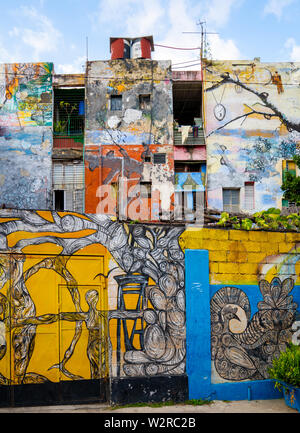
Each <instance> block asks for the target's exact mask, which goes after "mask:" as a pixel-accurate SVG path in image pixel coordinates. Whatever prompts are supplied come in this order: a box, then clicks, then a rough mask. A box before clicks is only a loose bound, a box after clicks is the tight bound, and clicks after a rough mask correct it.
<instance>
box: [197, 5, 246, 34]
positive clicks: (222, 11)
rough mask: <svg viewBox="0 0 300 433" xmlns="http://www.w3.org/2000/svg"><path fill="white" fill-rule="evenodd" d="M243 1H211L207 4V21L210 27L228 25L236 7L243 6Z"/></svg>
mask: <svg viewBox="0 0 300 433" xmlns="http://www.w3.org/2000/svg"><path fill="white" fill-rule="evenodd" d="M241 3H242V2H241V0H226V1H224V0H211V1H209V2H207V12H206V14H205V15H206V19H207V22H208V23H209V24H210V25H213V26H214V25H215V26H217V27H218V28H219V27H223V26H224V25H226V24H227V23H228V21H229V19H230V15H231V12H232V10H233V8H234V7H238V6H240V5H241Z"/></svg>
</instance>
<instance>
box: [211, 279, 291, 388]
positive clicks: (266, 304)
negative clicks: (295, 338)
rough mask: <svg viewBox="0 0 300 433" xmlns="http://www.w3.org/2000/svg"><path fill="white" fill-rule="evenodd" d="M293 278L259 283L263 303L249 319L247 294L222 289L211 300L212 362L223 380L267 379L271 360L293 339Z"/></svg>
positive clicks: (232, 289) (227, 288) (230, 288)
mask: <svg viewBox="0 0 300 433" xmlns="http://www.w3.org/2000/svg"><path fill="white" fill-rule="evenodd" d="M293 287H294V281H293V279H292V278H286V279H285V280H283V281H282V282H281V280H280V279H279V278H277V277H275V278H273V279H272V281H271V283H269V282H267V281H266V280H261V281H260V282H259V289H260V292H261V294H262V296H263V301H261V302H259V303H258V305H257V307H258V311H257V312H256V313H255V314H254V315H253V316H252V318H251V308H250V303H249V299H248V297H247V295H246V294H245V292H244V291H242V290H240V289H238V288H236V287H223V288H222V289H220V290H218V291H217V292H216V293H215V294H214V295H213V297H212V299H211V348H212V361H213V363H214V367H215V369H216V371H217V373H218V375H219V376H220V377H221V378H223V379H226V380H230V381H240V380H246V379H247V380H259V379H266V378H268V368H269V367H271V365H272V359H273V358H274V357H275V356H278V355H279V353H280V351H283V350H284V349H285V347H286V344H287V343H288V342H289V341H290V340H291V337H292V325H293V322H294V320H295V312H296V309H297V304H296V303H294V302H293V296H292V295H290V293H291V291H292V289H293Z"/></svg>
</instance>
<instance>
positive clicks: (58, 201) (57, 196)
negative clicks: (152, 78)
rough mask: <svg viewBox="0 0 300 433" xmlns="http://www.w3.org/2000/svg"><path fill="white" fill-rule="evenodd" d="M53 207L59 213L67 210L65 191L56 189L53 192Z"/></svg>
mask: <svg viewBox="0 0 300 433" xmlns="http://www.w3.org/2000/svg"><path fill="white" fill-rule="evenodd" d="M53 201H54V203H53V207H54V209H55V210H57V211H63V210H65V191H64V190H61V189H56V190H54V191H53Z"/></svg>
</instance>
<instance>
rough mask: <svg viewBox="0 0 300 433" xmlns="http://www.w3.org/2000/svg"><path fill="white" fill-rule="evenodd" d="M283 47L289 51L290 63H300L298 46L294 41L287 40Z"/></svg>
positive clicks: (299, 47) (299, 48)
mask: <svg viewBox="0 0 300 433" xmlns="http://www.w3.org/2000/svg"><path fill="white" fill-rule="evenodd" d="M284 46H285V48H287V49H288V50H289V51H290V52H289V56H290V60H291V61H292V62H300V45H297V44H296V41H295V39H294V38H289V39H288V40H287V41H286V43H285V44H284Z"/></svg>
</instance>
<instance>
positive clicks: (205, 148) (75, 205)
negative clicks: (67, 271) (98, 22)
mask: <svg viewBox="0 0 300 433" xmlns="http://www.w3.org/2000/svg"><path fill="white" fill-rule="evenodd" d="M153 50H154V43H153V38H152V37H151V36H148V37H143V38H136V39H130V38H111V39H110V51H111V58H110V60H103V61H88V62H87V64H86V72H85V74H73V75H57V74H55V73H54V68H53V65H52V64H50V63H36V64H9V65H2V66H1V71H2V72H1V75H0V77H1V78H0V79H1V86H0V89H1V108H0V122H1V125H0V127H1V131H0V133H1V137H0V142H1V147H2V152H1V167H0V183H1V190H0V205H2V206H5V207H14V208H23V209H37V208H39V209H56V210H69V211H77V212H85V213H101V214H103V213H106V214H110V215H115V216H118V217H119V218H121V219H127V218H128V219H132V220H141V221H158V220H161V219H162V220H170V219H175V220H176V219H181V218H183V214H182V209H183V208H184V209H185V217H186V218H188V219H193V216H194V211H195V210H196V207H197V203H198V204H199V203H200V204H201V206H203V205H204V206H208V207H210V208H214V209H218V210H225V211H232V212H235V211H246V212H254V211H259V210H262V209H266V208H268V207H279V208H281V207H282V206H286V205H287V203H286V202H285V201H282V191H281V188H280V187H281V184H282V179H283V177H284V175H285V172H286V171H287V170H289V171H290V170H292V171H293V172H295V173H296V167H295V164H294V163H293V162H292V161H291V159H292V157H293V155H294V154H295V153H296V151H297V146H298V143H299V140H300V138H299V121H298V119H299V104H298V99H299V97H298V92H299V85H298V81H299V72H298V70H299V67H298V65H297V64H294V63H280V64H265V63H261V62H260V61H259V59H255V60H254V61H251V62H247V61H241V62H233V61H228V62H215V61H214V62H208V61H206V62H205V64H204V67H203V73H202V74H201V73H200V71H181V72H178V71H172V69H171V62H170V61H156V60H152V59H151V52H152V51H153ZM299 96H300V95H299ZM206 159H207V164H206ZM203 192H205V202H203V201H201V197H202V198H203ZM186 211H187V212H186ZM189 211H191V212H189Z"/></svg>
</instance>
